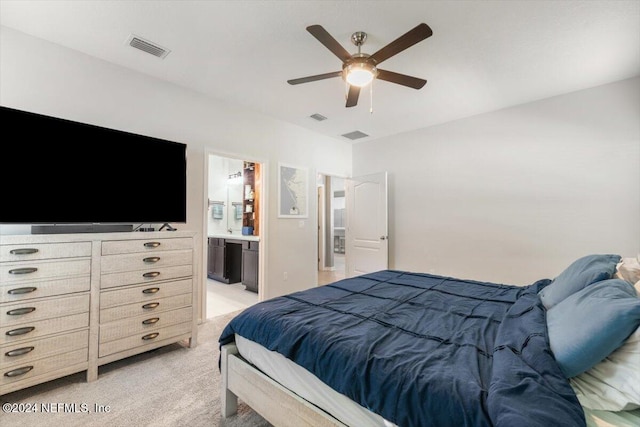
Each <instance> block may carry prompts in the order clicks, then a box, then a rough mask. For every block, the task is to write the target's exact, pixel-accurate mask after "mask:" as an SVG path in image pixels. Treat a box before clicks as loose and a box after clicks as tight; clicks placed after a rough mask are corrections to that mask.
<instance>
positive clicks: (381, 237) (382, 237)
mask: <svg viewBox="0 0 640 427" xmlns="http://www.w3.org/2000/svg"><path fill="white" fill-rule="evenodd" d="M388 238H389V237H388V236H380V240H387V239H388Z"/></svg>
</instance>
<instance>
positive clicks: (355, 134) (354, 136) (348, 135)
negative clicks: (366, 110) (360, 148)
mask: <svg viewBox="0 0 640 427" xmlns="http://www.w3.org/2000/svg"><path fill="white" fill-rule="evenodd" d="M342 136H344V137H345V138H349V139H351V140H354V139H360V138H364V137H366V136H369V135H367V134H366V133H364V132H360V131H359V130H354V131H353V132H349V133H345V134H343V135H342Z"/></svg>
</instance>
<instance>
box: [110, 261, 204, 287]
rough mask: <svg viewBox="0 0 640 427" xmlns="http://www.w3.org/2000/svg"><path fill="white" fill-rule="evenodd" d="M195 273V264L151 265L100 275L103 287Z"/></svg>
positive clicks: (155, 280) (175, 277) (156, 280)
mask: <svg viewBox="0 0 640 427" xmlns="http://www.w3.org/2000/svg"><path fill="white" fill-rule="evenodd" d="M192 275H193V265H179V266H175V267H160V268H153V267H149V268H147V269H145V270H137V271H127V272H123V273H109V274H103V275H102V276H101V277H100V287H101V288H102V289H108V288H113V287H116V286H125V285H135V284H138V283H154V282H158V281H160V280H170V279H178V278H180V277H190V276H192Z"/></svg>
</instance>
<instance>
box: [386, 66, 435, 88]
mask: <svg viewBox="0 0 640 427" xmlns="http://www.w3.org/2000/svg"><path fill="white" fill-rule="evenodd" d="M377 78H378V79H380V80H386V81H388V82H391V83H397V84H399V85H402V86H407V87H411V88H414V89H420V88H422V86H424V85H425V84H427V81H426V80H424V79H419V78H417V77H411V76H407V75H406V74H398V73H394V72H393V71H387V70H381V69H380V68H378V76H377Z"/></svg>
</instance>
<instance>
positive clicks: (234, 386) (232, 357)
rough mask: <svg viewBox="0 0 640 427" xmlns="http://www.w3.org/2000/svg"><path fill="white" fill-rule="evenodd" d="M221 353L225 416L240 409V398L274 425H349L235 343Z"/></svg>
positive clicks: (296, 426) (297, 426) (223, 347)
mask: <svg viewBox="0 0 640 427" xmlns="http://www.w3.org/2000/svg"><path fill="white" fill-rule="evenodd" d="M220 355H221V365H220V366H221V376H222V381H221V383H222V390H221V393H220V403H221V405H220V408H221V411H222V417H223V418H227V417H230V416H231V415H234V414H235V413H236V411H237V409H238V398H240V399H242V401H243V402H245V403H246V404H247V405H249V406H250V407H251V408H252V409H253V410H255V411H256V412H257V413H259V414H260V415H261V416H262V417H263V418H264V419H266V420H267V421H269V422H270V423H271V424H273V425H274V426H278V427H281V426H282V427H301V426H308V427H334V426H339V427H347V426H346V425H345V424H343V423H342V422H340V421H338V420H337V419H335V418H334V417H332V416H331V415H330V414H328V413H326V412H324V411H323V410H321V409H320V408H318V407H317V406H314V405H313V404H311V403H309V402H307V401H306V400H304V399H302V398H301V397H300V396H298V395H297V394H295V393H293V392H292V391H290V390H288V389H286V388H285V387H283V386H281V385H280V384H278V383H277V382H275V381H274V380H272V379H271V378H269V377H268V376H266V375H265V374H263V373H262V372H261V371H260V370H258V369H257V368H256V367H255V366H253V365H251V364H250V363H248V362H247V361H245V360H244V359H243V358H242V357H241V356H240V354H239V353H238V347H236V345H235V344H233V343H231V344H226V345H224V346H222V348H221V350H220Z"/></svg>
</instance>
